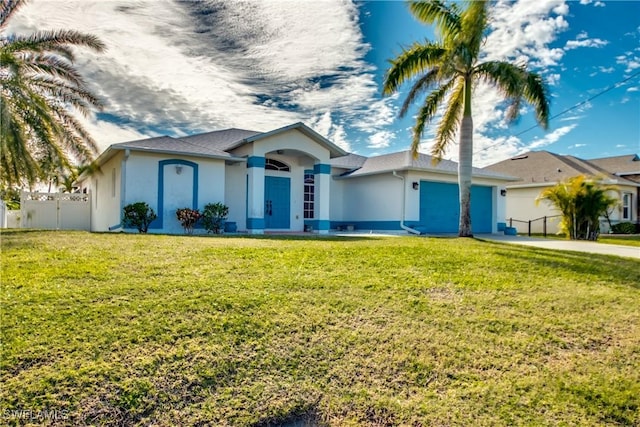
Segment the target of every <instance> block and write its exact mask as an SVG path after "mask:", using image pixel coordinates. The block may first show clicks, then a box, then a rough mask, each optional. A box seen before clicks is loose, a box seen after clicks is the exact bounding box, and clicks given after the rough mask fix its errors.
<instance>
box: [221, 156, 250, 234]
mask: <svg viewBox="0 0 640 427" xmlns="http://www.w3.org/2000/svg"><path fill="white" fill-rule="evenodd" d="M224 193H225V195H224V200H225V204H226V205H227V206H228V207H229V218H228V221H233V222H235V223H236V226H237V227H238V230H246V228H247V221H246V219H247V164H246V163H244V162H243V163H236V164H232V165H226V169H225V191H224Z"/></svg>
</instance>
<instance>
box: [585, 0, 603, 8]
mask: <svg viewBox="0 0 640 427" xmlns="http://www.w3.org/2000/svg"><path fill="white" fill-rule="evenodd" d="M591 3H593V5H594V6H596V7H605V4H604V2H601V1H598V0H596V2H595V3H594V1H593V0H580V4H591Z"/></svg>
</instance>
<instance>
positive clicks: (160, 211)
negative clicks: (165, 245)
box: [149, 159, 198, 229]
mask: <svg viewBox="0 0 640 427" xmlns="http://www.w3.org/2000/svg"><path fill="white" fill-rule="evenodd" d="M168 165H185V166H190V167H192V168H193V181H192V182H193V195H192V199H191V200H192V207H191V209H198V164H197V163H194V162H190V161H189V160H183V159H169V160H161V161H159V162H158V205H157V206H156V210H157V212H156V214H157V215H158V218H156V219H155V220H154V221H153V222H152V223H151V224H149V228H153V229H158V228H162V227H163V225H162V224H163V218H162V216H163V211H164V167H165V166H168Z"/></svg>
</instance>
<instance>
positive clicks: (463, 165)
mask: <svg viewBox="0 0 640 427" xmlns="http://www.w3.org/2000/svg"><path fill="white" fill-rule="evenodd" d="M472 167H473V119H472V118H471V79H470V78H469V77H467V78H466V79H465V90H464V113H463V116H462V123H461V124H460V147H459V161H458V188H459V190H460V224H459V226H458V236H460V237H473V232H472V231H471V169H472Z"/></svg>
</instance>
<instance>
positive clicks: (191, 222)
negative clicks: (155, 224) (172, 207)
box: [176, 208, 202, 234]
mask: <svg viewBox="0 0 640 427" xmlns="http://www.w3.org/2000/svg"><path fill="white" fill-rule="evenodd" d="M176 216H177V217H178V221H180V225H182V228H184V232H185V233H187V234H193V227H194V226H195V225H196V223H197V222H198V220H199V219H200V218H202V214H201V213H200V211H199V210H198V209H191V208H182V209H178V210H177V211H176Z"/></svg>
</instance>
